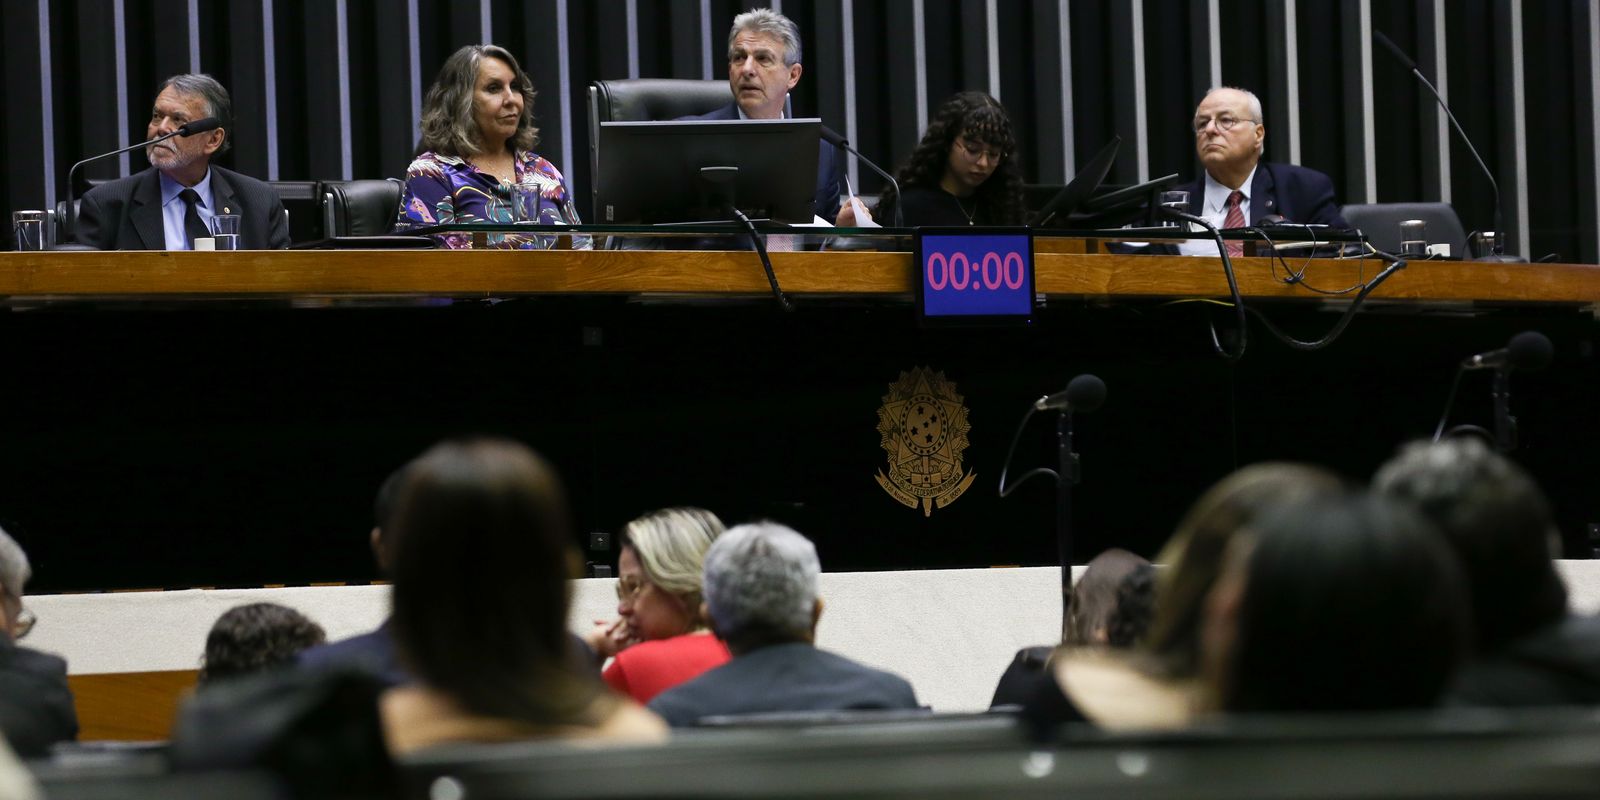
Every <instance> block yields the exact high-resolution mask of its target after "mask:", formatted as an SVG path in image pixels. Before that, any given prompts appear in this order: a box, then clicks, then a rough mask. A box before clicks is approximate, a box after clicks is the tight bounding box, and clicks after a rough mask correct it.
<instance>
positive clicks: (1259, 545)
mask: <svg viewBox="0 0 1600 800" xmlns="http://www.w3.org/2000/svg"><path fill="white" fill-rule="evenodd" d="M1205 613H1206V619H1205V625H1204V634H1203V637H1204V653H1205V668H1204V673H1205V683H1206V698H1207V706H1208V707H1214V708H1217V709H1220V710H1223V711H1228V712H1357V711H1386V710H1400V709H1421V708H1428V707H1432V706H1434V705H1436V704H1437V703H1438V701H1439V699H1440V696H1441V694H1442V693H1443V692H1444V690H1445V688H1446V686H1447V685H1448V684H1449V681H1450V680H1451V678H1452V677H1453V676H1454V674H1455V670H1456V668H1457V667H1458V666H1459V664H1460V662H1461V660H1462V658H1463V657H1464V656H1465V655H1466V653H1467V650H1468V648H1469V647H1470V638H1471V628H1470V620H1469V618H1468V611H1467V593H1466V587H1465V584H1464V582H1463V580H1462V574H1461V568H1460V566H1459V564H1458V563H1457V561H1456V559H1455V556H1454V555H1453V554H1452V553H1450V551H1449V549H1448V548H1446V547H1445V545H1444V542H1442V541H1441V540H1440V539H1439V535H1438V532H1437V531H1435V530H1434V529H1433V526H1432V525H1430V524H1429V523H1428V521H1427V520H1426V519H1425V518H1424V517H1423V516H1422V515H1421V514H1419V513H1418V512H1417V511H1415V510H1414V509H1412V508H1411V507H1410V506H1409V505H1407V504H1404V503H1401V502H1398V501H1395V500H1392V499H1389V498H1384V497H1378V496H1369V495H1349V496H1345V497H1338V498H1324V499H1319V500H1315V501H1312V502H1307V503H1298V504H1295V505H1290V506H1282V507H1279V508H1277V509H1274V510H1273V511H1271V512H1270V513H1267V514H1264V515H1262V516H1261V517H1259V518H1257V519H1256V520H1255V521H1254V522H1253V523H1252V524H1251V525H1250V527H1249V528H1248V529H1247V530H1245V531H1241V535H1239V536H1237V537H1235V538H1234V541H1233V542H1232V543H1230V545H1229V547H1228V554H1227V556H1226V557H1225V565H1224V567H1223V572H1222V575H1221V576H1220V577H1219V578H1218V580H1217V583H1216V586H1215V587H1214V588H1213V589H1212V591H1211V594H1210V596H1209V597H1208V598H1207V600H1206V612H1205Z"/></svg>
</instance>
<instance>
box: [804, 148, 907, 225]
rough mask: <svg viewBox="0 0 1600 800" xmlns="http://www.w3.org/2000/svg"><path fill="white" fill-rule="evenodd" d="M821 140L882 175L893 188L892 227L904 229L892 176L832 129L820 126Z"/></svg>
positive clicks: (898, 191)
mask: <svg viewBox="0 0 1600 800" xmlns="http://www.w3.org/2000/svg"><path fill="white" fill-rule="evenodd" d="M822 138H823V140H824V141H826V142H827V143H828V144H831V145H833V146H834V147H837V148H839V149H840V150H843V151H845V152H847V153H852V154H854V155H855V157H856V158H859V159H861V163H863V164H866V165H867V166H869V167H871V168H872V171H873V172H876V173H878V174H879V175H882V176H883V177H884V180H887V181H888V182H889V185H890V186H893V187H894V198H895V203H894V226H895V227H896V228H903V227H905V224H904V223H905V217H904V216H903V215H902V214H901V213H900V208H901V206H902V205H904V204H903V203H902V202H901V197H900V182H899V181H897V180H895V179H894V176H893V175H890V174H889V173H887V172H884V171H883V167H880V166H878V165H877V164H876V163H873V161H872V159H870V158H867V157H866V156H864V155H862V154H861V151H860V150H857V149H855V148H854V147H851V146H850V140H848V139H846V138H844V137H843V136H840V135H839V132H838V131H836V130H834V129H832V128H830V127H828V126H826V125H823V126H822Z"/></svg>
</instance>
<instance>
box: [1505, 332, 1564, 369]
mask: <svg viewBox="0 0 1600 800" xmlns="http://www.w3.org/2000/svg"><path fill="white" fill-rule="evenodd" d="M1555 354H1556V348H1555V345H1553V344H1551V343H1550V337H1548V336H1546V335H1544V334H1542V333H1540V332H1538V331H1523V332H1522V333H1519V334H1517V335H1516V336H1513V337H1511V342H1510V343H1509V344H1507V345H1506V364H1507V365H1508V366H1512V367H1515V368H1517V369H1544V368H1545V367H1548V366H1550V361H1551V359H1553V358H1555Z"/></svg>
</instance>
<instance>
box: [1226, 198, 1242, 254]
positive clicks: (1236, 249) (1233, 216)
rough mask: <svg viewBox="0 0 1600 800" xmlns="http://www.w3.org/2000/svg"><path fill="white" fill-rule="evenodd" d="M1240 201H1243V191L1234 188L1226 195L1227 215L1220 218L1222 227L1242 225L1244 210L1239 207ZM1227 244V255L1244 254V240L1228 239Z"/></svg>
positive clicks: (1240, 226) (1238, 226)
mask: <svg viewBox="0 0 1600 800" xmlns="http://www.w3.org/2000/svg"><path fill="white" fill-rule="evenodd" d="M1241 202H1244V192H1241V191H1239V190H1238V189H1234V190H1233V194H1230V195H1228V215H1227V216H1226V217H1223V218H1222V227H1224V228H1243V227H1244V211H1243V210H1241V209H1240V208H1239V204H1240V203H1241ZM1227 245H1228V255H1229V256H1243V255H1244V242H1237V241H1229V242H1228V243H1227Z"/></svg>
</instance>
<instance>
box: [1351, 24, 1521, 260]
mask: <svg viewBox="0 0 1600 800" xmlns="http://www.w3.org/2000/svg"><path fill="white" fill-rule="evenodd" d="M1372 38H1373V39H1374V40H1375V41H1377V43H1378V44H1381V45H1383V47H1384V49H1386V50H1388V51H1389V52H1390V53H1391V54H1393V55H1394V57H1395V58H1397V59H1399V60H1400V64H1401V66H1403V67H1405V68H1406V69H1409V70H1411V74H1412V75H1415V76H1417V80H1419V81H1421V82H1422V85H1423V86H1425V87H1427V89H1428V92H1429V93H1431V94H1432V95H1433V99H1434V100H1436V101H1438V103H1439V107H1440V108H1442V109H1444V114H1445V116H1446V117H1449V118H1450V124H1451V125H1453V126H1455V129H1456V133H1457V134H1459V135H1460V136H1461V141H1463V142H1465V143H1466V145H1467V152H1469V153H1471V154H1472V159H1473V160H1474V161H1476V162H1478V169H1481V170H1483V174H1484V177H1486V178H1488V179H1489V190H1490V192H1491V193H1492V194H1493V195H1494V229H1495V240H1494V252H1493V253H1492V254H1490V255H1487V256H1483V257H1482V258H1478V259H1476V260H1477V261H1500V262H1506V263H1513V264H1514V263H1521V262H1522V261H1523V259H1521V258H1519V257H1517V256H1508V255H1506V241H1505V240H1506V233H1505V227H1504V226H1503V224H1502V221H1501V216H1500V184H1499V183H1497V182H1496V181H1495V179H1494V173H1493V172H1491V171H1490V170H1489V166H1488V165H1487V164H1485V163H1483V157H1482V156H1480V155H1478V148H1476V147H1473V146H1472V140H1471V139H1469V138H1467V132H1466V131H1464V130H1462V129H1461V123H1460V122H1458V121H1456V115H1455V114H1454V113H1452V112H1451V111H1450V104H1449V103H1446V102H1445V101H1444V98H1443V97H1440V96H1439V90H1438V89H1435V88H1433V83H1432V82H1430V81H1429V80H1428V79H1427V77H1426V76H1424V75H1423V74H1422V70H1420V69H1418V68H1417V62H1415V61H1412V60H1411V58H1410V57H1408V56H1407V55H1406V54H1405V52H1404V51H1402V50H1401V49H1400V45H1397V44H1395V43H1394V42H1393V41H1391V40H1390V39H1389V37H1387V36H1384V35H1383V32H1382V31H1377V30H1375V31H1373V32H1372Z"/></svg>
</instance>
